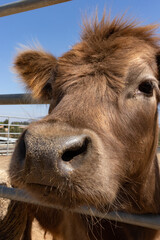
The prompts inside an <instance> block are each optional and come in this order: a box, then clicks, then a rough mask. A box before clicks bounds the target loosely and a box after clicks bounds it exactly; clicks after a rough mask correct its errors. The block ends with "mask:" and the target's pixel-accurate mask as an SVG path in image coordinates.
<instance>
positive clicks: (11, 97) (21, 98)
mask: <svg viewBox="0 0 160 240" xmlns="http://www.w3.org/2000/svg"><path fill="white" fill-rule="evenodd" d="M48 103H49V102H43V103H40V102H37V101H36V100H34V99H33V98H32V97H31V95H30V94H1V95H0V105H17V104H48Z"/></svg>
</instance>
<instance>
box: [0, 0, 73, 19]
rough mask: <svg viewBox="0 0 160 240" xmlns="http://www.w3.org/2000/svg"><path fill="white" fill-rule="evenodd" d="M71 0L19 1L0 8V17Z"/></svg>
mask: <svg viewBox="0 0 160 240" xmlns="http://www.w3.org/2000/svg"><path fill="white" fill-rule="evenodd" d="M68 1H71V0H21V1H16V2H12V3H8V4H5V5H2V6H0V17H4V16H8V15H12V14H16V13H21V12H26V11H29V10H34V9H37V8H42V7H47V6H51V5H54V4H58V3H63V2H68Z"/></svg>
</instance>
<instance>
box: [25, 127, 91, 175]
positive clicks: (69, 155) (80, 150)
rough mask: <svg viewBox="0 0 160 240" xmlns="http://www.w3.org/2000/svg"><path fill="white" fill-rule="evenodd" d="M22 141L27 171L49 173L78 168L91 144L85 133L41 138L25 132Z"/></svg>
mask: <svg viewBox="0 0 160 240" xmlns="http://www.w3.org/2000/svg"><path fill="white" fill-rule="evenodd" d="M24 142H25V144H23V148H25V151H24V152H25V158H24V159H25V165H26V166H27V168H28V169H29V172H32V173H33V172H36V171H38V172H41V173H42V172H46V173H47V174H49V175H50V174H51V172H52V174H54V173H55V174H60V175H66V174H70V173H71V172H73V171H75V170H76V169H77V168H80V167H81V166H82V165H83V164H84V163H85V161H86V159H87V155H88V152H89V149H90V146H91V139H90V137H89V136H87V135H85V134H81V135H74V136H60V137H59V136H56V137H49V138H46V137H43V138H42V137H41V136H36V135H34V134H32V133H30V132H26V134H25V137H24ZM21 145H22V144H21Z"/></svg>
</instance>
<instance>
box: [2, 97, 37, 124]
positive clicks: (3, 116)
mask: <svg viewBox="0 0 160 240" xmlns="http://www.w3.org/2000/svg"><path fill="white" fill-rule="evenodd" d="M8 95H12V94H8ZM13 95H19V94H13ZM20 95H24V97H25V96H26V94H20ZM1 96H2V95H0V98H1ZM5 96H6V94H5ZM29 96H30V95H29ZM0 105H2V104H1V103H0ZM8 117H9V116H7V115H0V118H8ZM10 118H17V119H27V120H37V118H30V117H28V118H27V117H15V116H11V117H10Z"/></svg>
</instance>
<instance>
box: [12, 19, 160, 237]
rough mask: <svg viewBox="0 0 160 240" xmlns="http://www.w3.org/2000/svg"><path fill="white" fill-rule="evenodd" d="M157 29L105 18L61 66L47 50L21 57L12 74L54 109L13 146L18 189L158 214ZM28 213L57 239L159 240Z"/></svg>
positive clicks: (118, 227) (45, 212)
mask: <svg viewBox="0 0 160 240" xmlns="http://www.w3.org/2000/svg"><path fill="white" fill-rule="evenodd" d="M154 31H155V26H152V25H150V26H145V27H138V26H136V24H134V23H128V22H127V21H124V20H123V19H114V20H113V21H112V22H110V21H109V20H108V19H106V18H105V16H104V17H103V18H102V20H101V21H100V22H98V20H97V19H95V20H94V21H93V23H91V24H88V23H86V24H85V26H84V29H83V32H82V35H81V41H80V42H79V43H77V44H76V45H75V46H73V48H72V49H71V50H70V51H68V52H67V53H65V54H64V55H63V56H62V57H60V58H58V59H55V58H54V57H53V56H51V55H49V54H46V53H45V52H43V51H42V50H40V51H39V50H28V51H24V52H22V53H20V54H19V55H18V56H17V58H16V59H15V69H16V71H17V73H18V74H19V76H20V77H21V78H22V80H23V82H24V83H25V84H26V86H27V88H28V89H29V90H31V92H32V93H33V96H34V97H36V98H37V99H39V100H41V99H43V100H44V99H48V98H49V99H50V100H51V105H50V111H49V115H48V116H46V117H45V118H44V119H42V120H40V121H38V122H36V123H32V124H31V125H30V126H29V127H28V129H27V130H26V131H25V132H24V133H23V135H22V136H21V138H20V139H19V142H18V143H17V146H16V149H15V152H14V154H13V157H12V162H11V166H10V176H11V181H12V184H14V185H15V186H16V187H20V188H24V189H27V190H28V191H29V192H30V193H31V194H33V195H34V196H35V197H36V198H38V199H39V201H41V202H43V203H52V202H53V203H54V204H59V205H61V206H63V207H67V208H70V207H77V206H81V205H94V206H95V207H97V208H98V209H99V210H101V211H111V210H121V211H122V210H123V211H126V212H130V213H160V204H159V203H160V186H159V183H160V178H159V168H158V164H157V159H156V148H157V141H158V114H157V104H158V101H159V87H158V85H159V60H158V59H159V45H158V41H159V39H158V38H156V37H154ZM73 140H74V141H73ZM27 211H28V212H30V213H32V216H33V217H35V218H37V220H38V221H39V222H40V224H41V226H42V227H43V228H44V229H46V231H50V232H51V233H52V234H53V239H56V240H64V239H65V240H74V239H75V240H82V239H83V240H89V239H90V240H94V239H99V240H103V239H105V240H106V239H109V240H112V239H120V240H122V239H123V240H125V239H126V240H133V239H134V240H138V239H139V240H142V239H144V240H151V239H152V240H153V239H154V240H156V239H160V238H158V236H159V232H158V231H155V230H149V229H144V228H141V227H135V226H129V225H127V224H121V223H114V222H108V221H106V220H103V219H101V220H100V219H91V218H90V217H88V216H81V215H80V214H71V213H69V212H67V211H56V210H51V209H47V208H39V207H36V206H35V207H33V206H32V207H31V206H30V207H29V208H28V210H27ZM26 231H27V230H26Z"/></svg>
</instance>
